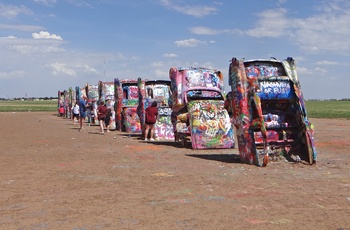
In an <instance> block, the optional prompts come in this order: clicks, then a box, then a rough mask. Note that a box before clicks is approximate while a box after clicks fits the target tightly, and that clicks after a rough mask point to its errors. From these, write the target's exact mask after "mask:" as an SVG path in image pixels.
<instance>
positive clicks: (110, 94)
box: [94, 81, 115, 129]
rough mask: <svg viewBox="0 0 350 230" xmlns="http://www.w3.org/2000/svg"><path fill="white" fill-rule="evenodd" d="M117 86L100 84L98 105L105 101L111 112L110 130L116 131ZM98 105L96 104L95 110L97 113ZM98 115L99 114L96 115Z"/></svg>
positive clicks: (107, 83)
mask: <svg viewBox="0 0 350 230" xmlns="http://www.w3.org/2000/svg"><path fill="white" fill-rule="evenodd" d="M114 88H115V85H114V82H103V81H99V82H98V97H99V100H98V103H97V104H98V105H99V103H100V101H104V102H105V105H106V107H107V108H108V109H110V110H111V118H110V123H109V129H115V109H114V106H115V95H114V94H115V89H114ZM96 109H97V105H95V104H94V110H95V111H96ZM95 115H97V114H95Z"/></svg>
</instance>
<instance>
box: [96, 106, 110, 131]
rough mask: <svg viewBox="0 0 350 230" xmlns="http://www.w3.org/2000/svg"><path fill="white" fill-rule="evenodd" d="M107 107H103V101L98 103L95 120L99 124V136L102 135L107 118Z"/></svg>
mask: <svg viewBox="0 0 350 230" xmlns="http://www.w3.org/2000/svg"><path fill="white" fill-rule="evenodd" d="M107 112H108V111H107V107H106V106H105V103H104V101H101V102H100V105H99V106H98V107H97V119H98V123H99V124H100V134H104V133H105V131H104V124H105V120H106V116H107Z"/></svg>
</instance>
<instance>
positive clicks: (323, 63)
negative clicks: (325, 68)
mask: <svg viewBox="0 0 350 230" xmlns="http://www.w3.org/2000/svg"><path fill="white" fill-rule="evenodd" d="M316 65H338V63H337V62H334V61H319V62H316Z"/></svg>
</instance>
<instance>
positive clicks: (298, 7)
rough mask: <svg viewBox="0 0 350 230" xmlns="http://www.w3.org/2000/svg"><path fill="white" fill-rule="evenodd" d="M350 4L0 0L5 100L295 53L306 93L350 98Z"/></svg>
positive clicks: (329, 0) (316, 0)
mask: <svg viewBox="0 0 350 230" xmlns="http://www.w3.org/2000/svg"><path fill="white" fill-rule="evenodd" d="M349 22H350V1H349V0H307V1H305V0H264V1H261V0H244V1H237V0H2V1H1V2H0V98H16V97H57V92H58V91H59V90H61V91H63V90H68V89H69V88H70V87H72V88H75V87H76V86H79V87H83V86H84V85H85V84H90V85H97V83H98V81H104V82H112V81H114V79H115V78H119V79H137V78H139V77H141V78H143V79H152V80H156V79H162V80H169V77H168V72H169V69H170V68H171V67H206V68H213V69H217V70H220V71H221V72H222V73H223V76H224V81H225V90H226V92H228V91H230V86H229V85H228V67H229V64H230V60H231V59H232V57H236V58H237V59H243V58H244V59H245V60H250V59H265V58H266V59H269V58H270V57H275V58H276V59H278V60H281V61H282V60H284V59H286V58H287V57H293V58H294V59H295V61H296V66H297V71H298V75H299V79H300V82H301V89H302V92H303V94H304V98H305V99H343V98H350V93H349V92H350V89H349V88H350V76H349V72H350V71H349V72H348V69H347V68H348V67H349V66H350V39H349V37H350V23H349Z"/></svg>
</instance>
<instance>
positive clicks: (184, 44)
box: [175, 38, 207, 47]
mask: <svg viewBox="0 0 350 230" xmlns="http://www.w3.org/2000/svg"><path fill="white" fill-rule="evenodd" d="M175 44H176V45H177V46H178V47H196V46H198V45H201V44H207V42H206V41H200V40H197V39H194V38H190V39H186V40H181V41H175Z"/></svg>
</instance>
